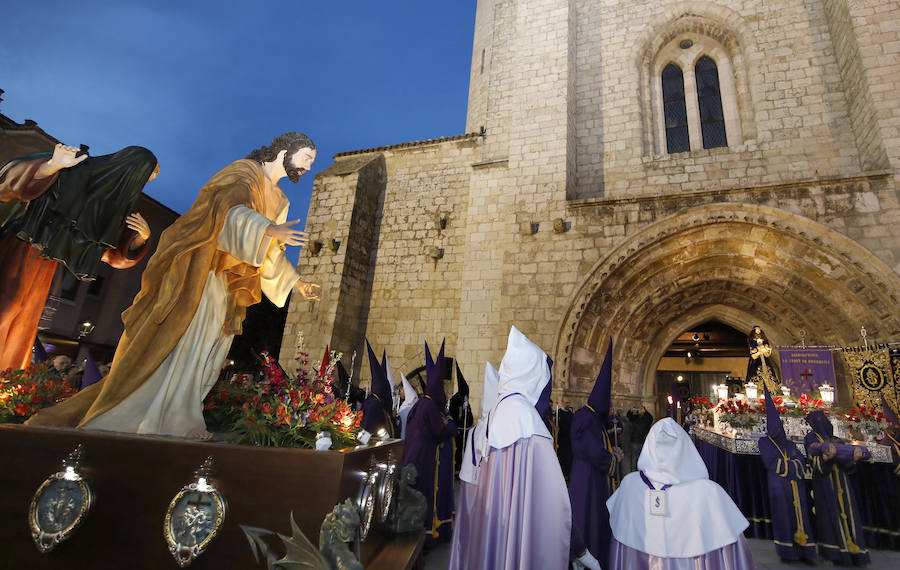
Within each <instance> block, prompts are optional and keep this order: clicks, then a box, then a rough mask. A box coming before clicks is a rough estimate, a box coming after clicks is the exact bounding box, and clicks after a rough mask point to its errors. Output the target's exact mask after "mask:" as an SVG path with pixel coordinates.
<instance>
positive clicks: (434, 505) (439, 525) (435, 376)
mask: <svg viewBox="0 0 900 570" xmlns="http://www.w3.org/2000/svg"><path fill="white" fill-rule="evenodd" d="M425 368H426V375H427V380H426V385H425V394H424V395H423V396H422V397H421V398H419V401H418V402H416V404H415V405H414V406H413V408H412V410H411V411H410V412H409V416H408V417H407V421H406V446H405V448H404V450H403V464H404V465H406V464H407V463H412V464H414V465H415V466H416V471H417V473H418V478H417V479H416V484H415V488H416V490H417V491H419V492H420V493H422V494H423V495H425V499H426V500H427V503H428V513H427V515H426V519H425V524H426V527H427V531H428V535H427V537H426V545H428V546H431V545H433V544H434V542H435V541H438V540H446V539H449V538H450V534H451V530H452V522H453V508H454V501H453V436H454V435H456V423H455V422H453V420H451V419H450V418H448V417H447V416H446V415H445V414H444V408H445V406H446V396H445V395H444V383H443V378H442V377H441V372H442V371H443V370H444V345H443V344H441V351H440V353H439V354H438V357H437V360H432V358H431V350H430V349H429V348H428V344H427V343H426V344H425Z"/></svg>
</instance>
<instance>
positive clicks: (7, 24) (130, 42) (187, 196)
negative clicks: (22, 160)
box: [0, 0, 475, 261]
mask: <svg viewBox="0 0 900 570" xmlns="http://www.w3.org/2000/svg"><path fill="white" fill-rule="evenodd" d="M3 19H4V24H3V34H2V35H0V88H2V89H4V90H5V91H6V93H5V94H4V96H3V99H4V100H3V102H2V103H0V112H2V113H3V114H5V115H7V116H9V117H10V118H12V119H14V120H16V121H18V122H22V121H23V120H25V119H33V120H35V121H37V123H38V124H39V126H40V127H41V128H43V129H44V130H46V131H47V132H48V133H50V134H51V135H53V136H55V137H56V138H58V139H60V140H61V141H63V142H65V143H67V144H71V145H73V146H78V145H79V144H81V143H84V144H87V145H89V146H90V147H91V154H95V155H98V154H105V153H109V152H113V151H115V150H118V149H120V148H122V147H124V146H128V145H133V144H134V145H141V146H145V147H147V148H149V149H150V150H152V151H153V152H154V153H155V154H156V156H157V157H158V158H159V160H160V163H161V165H162V172H161V174H160V177H159V178H158V179H157V180H155V181H154V182H152V183H151V184H149V185H148V186H147V187H146V189H145V191H146V192H147V193H148V194H150V195H151V196H153V197H154V198H156V199H157V200H159V201H160V202H162V203H164V204H166V205H167V206H169V207H171V208H172V209H174V210H176V211H178V212H183V211H184V210H186V209H187V208H189V207H190V205H191V203H192V202H193V200H194V198H195V197H196V195H197V190H198V189H199V188H200V187H201V186H202V185H203V183H204V182H206V180H208V179H209V177H210V176H211V175H212V174H214V173H215V172H216V171H218V170H219V169H221V168H222V167H224V166H225V165H226V164H228V163H229V162H231V161H232V160H235V159H237V158H243V157H244V156H245V155H246V154H247V153H248V152H249V151H250V150H252V149H253V148H256V147H258V146H260V145H262V144H268V142H269V141H271V139H272V137H274V136H275V135H278V134H280V133H282V132H284V131H290V130H298V131H301V132H305V133H306V134H308V135H309V136H311V137H312V138H313V140H314V141H315V142H316V145H317V146H318V148H319V156H318V159H317V161H316V163H315V164H314V165H313V169H312V172H310V173H309V174H307V175H306V176H304V177H303V178H301V180H300V183H299V184H296V185H293V184H291V183H290V182H289V181H287V180H284V181H283V182H282V184H281V186H282V188H283V189H284V190H285V192H287V193H288V195H289V196H290V198H291V213H290V216H291V218H292V219H293V218H301V219H304V220H305V218H306V212H307V208H308V206H309V197H310V193H311V192H312V181H313V176H314V175H315V173H317V172H320V171H321V170H323V169H325V168H327V167H328V166H329V165H330V164H331V163H332V162H333V161H332V158H331V157H332V156H333V155H334V154H335V153H337V152H343V151H347V150H354V149H358V148H368V147H373V146H381V145H387V144H395V143H400V142H406V141H411V140H419V139H426V138H434V137H439V136H451V135H456V134H461V133H463V131H464V130H465V117H466V97H467V92H468V79H469V64H470V59H471V51H472V33H473V28H474V23H475V0H454V1H452V2H431V1H422V0H415V1H414V0H388V1H382V2H372V1H370V0H338V1H335V0H319V1H315V2H313V1H309V0H282V1H279V2H270V1H266V0H259V1H256V2H252V1H251V2H246V1H242V2H238V1H230V0H217V1H211V0H190V1H183V2H181V1H179V2H164V1H160V0H157V1H122V0H117V1H115V2H111V1H99V0H87V1H66V2H62V1H58V0H48V1H45V2H26V1H20V2H8V3H6V5H5V6H4V8H3ZM300 225H301V226H302V225H303V223H301V224H300ZM292 249H294V251H292V252H290V253H292V255H290V257H291V258H292V259H294V260H295V261H296V256H297V251H296V248H292Z"/></svg>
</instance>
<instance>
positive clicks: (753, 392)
mask: <svg viewBox="0 0 900 570" xmlns="http://www.w3.org/2000/svg"><path fill="white" fill-rule="evenodd" d="M744 391H745V392H746V393H747V399H748V400H750V401H751V402H756V400H757V398H759V390H758V389H757V387H756V382H747V383H746V384H744Z"/></svg>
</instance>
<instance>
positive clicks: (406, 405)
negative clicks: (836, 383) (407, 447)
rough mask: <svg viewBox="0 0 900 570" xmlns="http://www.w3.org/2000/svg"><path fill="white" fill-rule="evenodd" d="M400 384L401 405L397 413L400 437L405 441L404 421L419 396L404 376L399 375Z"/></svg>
mask: <svg viewBox="0 0 900 570" xmlns="http://www.w3.org/2000/svg"><path fill="white" fill-rule="evenodd" d="M400 382H401V383H402V384H403V403H402V404H400V411H399V412H398V415H399V416H400V437H402V438H403V439H406V420H407V419H408V417H409V411H410V410H412V408H413V406H414V405H416V402H418V401H419V394H417V393H416V391H415V389H414V388H413V387H412V384H410V383H409V380H407V379H406V376H404V375H402V374H401V380H400Z"/></svg>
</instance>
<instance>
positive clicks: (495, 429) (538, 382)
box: [482, 327, 553, 457]
mask: <svg viewBox="0 0 900 570" xmlns="http://www.w3.org/2000/svg"><path fill="white" fill-rule="evenodd" d="M499 372H500V378H499V389H498V393H497V403H496V404H494V406H493V408H492V409H491V411H490V414H489V415H488V419H487V425H486V426H485V431H486V432H487V433H486V435H487V439H488V445H485V446H484V447H483V449H482V456H483V457H487V454H488V452H489V448H491V447H492V448H494V449H503V448H504V447H508V446H510V445H512V444H514V443H515V442H517V441H518V440H520V439H523V438H526V437H531V436H532V435H537V436H540V437H546V438H547V439H553V438H552V436H551V435H550V432H549V431H547V426H545V425H544V422H543V420H541V417H540V415H538V413H537V410H536V409H535V408H534V406H535V404H537V401H538V398H539V397H540V396H541V392H543V391H544V386H546V385H547V382H549V381H550V365H549V364H548V363H547V355H546V354H545V353H544V351H543V350H541V349H540V347H539V346H537V345H536V344H534V343H533V342H531V341H530V340H528V338H527V337H526V336H525V335H524V334H522V333H521V332H520V331H519V329H517V328H516V327H512V328H511V329H510V331H509V339H508V341H507V343H506V354H504V355H503V360H502V361H501V362H500V371H499Z"/></svg>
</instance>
